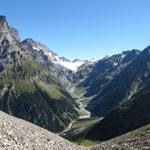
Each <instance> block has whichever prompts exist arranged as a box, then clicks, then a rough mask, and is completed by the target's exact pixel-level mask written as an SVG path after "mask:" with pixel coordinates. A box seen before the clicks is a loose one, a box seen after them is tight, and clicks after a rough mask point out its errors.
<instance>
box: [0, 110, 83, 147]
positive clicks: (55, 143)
mask: <svg viewBox="0 0 150 150" xmlns="http://www.w3.org/2000/svg"><path fill="white" fill-rule="evenodd" d="M0 150H85V148H83V147H80V146H78V145H75V144H73V143H71V142H69V141H67V140H65V139H63V138H61V137H59V136H58V135H56V134H53V133H51V132H48V131H47V130H45V129H42V128H40V127H38V126H36V125H33V124H31V123H29V122H26V121H24V120H22V119H17V118H15V117H12V116H9V115H7V114H6V113H4V112H1V111H0Z"/></svg>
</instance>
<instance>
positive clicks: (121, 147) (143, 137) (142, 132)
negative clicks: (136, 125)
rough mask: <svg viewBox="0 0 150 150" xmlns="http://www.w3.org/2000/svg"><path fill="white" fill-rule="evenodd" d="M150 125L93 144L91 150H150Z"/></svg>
mask: <svg viewBox="0 0 150 150" xmlns="http://www.w3.org/2000/svg"><path fill="white" fill-rule="evenodd" d="M149 149H150V125H147V126H144V127H142V128H140V129H138V130H135V131H133V132H130V133H127V134H125V135H122V136H119V137H117V138H114V139H112V140H109V141H106V142H102V143H101V144H99V145H96V146H93V147H92V148H91V150H149Z"/></svg>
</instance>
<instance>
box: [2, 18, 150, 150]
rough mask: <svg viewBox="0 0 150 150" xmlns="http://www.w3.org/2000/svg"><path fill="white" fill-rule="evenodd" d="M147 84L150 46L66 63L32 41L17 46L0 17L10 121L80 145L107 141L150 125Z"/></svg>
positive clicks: (4, 88) (4, 97) (4, 101)
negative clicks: (28, 124) (12, 118)
mask: <svg viewBox="0 0 150 150" xmlns="http://www.w3.org/2000/svg"><path fill="white" fill-rule="evenodd" d="M149 82H150V47H149V46H148V47H147V48H145V49H144V50H143V51H140V50H137V49H133V50H127V51H123V52H122V53H120V54H115V55H112V56H110V57H105V58H103V59H101V60H98V61H93V60H79V59H76V60H74V61H70V60H68V59H66V58H64V57H59V56H58V55H57V54H56V53H55V52H53V51H52V50H50V49H49V48H48V47H47V46H45V45H43V44H42V43H39V42H36V41H34V40H33V39H31V38H27V39H25V40H24V41H20V39H19V33H18V31H17V30H16V29H15V28H12V27H10V26H9V25H8V23H7V20H6V17H5V16H0V110H1V111H4V112H6V113H8V114H10V115H12V116H15V117H18V118H22V119H24V120H26V121H29V122H31V123H34V124H36V125H38V126H41V127H42V128H45V129H47V130H49V131H51V132H55V133H59V134H60V135H62V136H63V137H65V138H67V139H69V140H72V141H75V142H79V141H80V142H79V143H80V144H82V143H81V141H84V142H85V141H86V140H89V141H92V142H94V141H96V142H100V141H105V140H109V139H111V138H115V137H117V136H120V135H122V134H125V133H128V132H131V131H133V130H136V129H138V128H140V127H144V126H145V125H149V123H150V115H149V114H150V109H149V108H150V101H149V99H150V86H149V85H150V83H149ZM86 109H87V110H86ZM89 114H90V115H89ZM79 123H80V124H82V126H80V125H79ZM142 131H143V130H142ZM145 131H146V130H144V132H145ZM62 133H63V134H62ZM131 134H132V133H131ZM139 144H140V143H139ZM146 145H148V146H149V142H148V144H146ZM100 146H101V145H99V148H100ZM139 146H140V145H139ZM149 148H150V147H149ZM105 149H106V148H105Z"/></svg>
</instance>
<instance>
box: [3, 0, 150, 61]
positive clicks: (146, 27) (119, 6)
mask: <svg viewBox="0 0 150 150" xmlns="http://www.w3.org/2000/svg"><path fill="white" fill-rule="evenodd" d="M0 14H1V15H6V16H7V19H8V21H9V24H10V25H11V26H14V27H16V28H17V29H18V30H19V31H20V37H21V39H22V40H23V39H25V38H27V37H32V38H33V39H35V40H37V41H41V42H42V43H44V44H46V45H47V46H48V47H49V48H50V49H52V50H53V51H55V52H56V53H58V54H59V55H60V56H65V57H67V58H69V59H74V58H80V59H90V58H101V57H103V56H105V55H110V54H113V53H118V52H121V51H123V50H128V49H133V48H137V49H143V48H145V47H146V46H148V45H149V44H150V0H0Z"/></svg>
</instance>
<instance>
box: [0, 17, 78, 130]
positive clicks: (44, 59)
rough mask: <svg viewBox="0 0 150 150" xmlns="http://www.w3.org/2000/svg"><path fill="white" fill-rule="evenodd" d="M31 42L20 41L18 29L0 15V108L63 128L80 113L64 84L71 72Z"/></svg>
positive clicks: (51, 127)
mask: <svg viewBox="0 0 150 150" xmlns="http://www.w3.org/2000/svg"><path fill="white" fill-rule="evenodd" d="M31 42H33V41H26V42H25V41H24V42H22V43H21V42H20V41H19V38H18V32H17V30H15V29H14V28H11V27H9V26H8V23H7V21H6V18H5V17H4V16H1V17H0V109H1V110H3V111H5V112H7V113H9V114H11V115H14V116H17V117H20V118H23V119H25V120H28V121H30V122H33V123H35V124H37V125H40V126H42V127H44V128H46V129H48V130H50V131H54V132H60V131H62V130H63V129H65V127H66V126H67V125H68V124H69V123H70V122H71V121H72V120H73V119H75V118H77V117H78V113H77V112H76V110H75V107H77V105H76V103H75V102H74V100H73V98H72V97H71V96H70V94H69V93H68V92H67V91H66V90H65V88H64V87H65V85H67V84H69V80H70V81H71V78H72V75H70V74H71V72H70V71H69V70H67V69H65V68H63V67H60V66H59V65H55V64H54V63H53V62H52V61H50V60H49V58H48V56H47V55H45V54H44V51H43V50H42V48H41V50H39V51H37V50H35V49H34V47H32V46H31V45H29V43H31ZM43 48H44V46H43Z"/></svg>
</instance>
